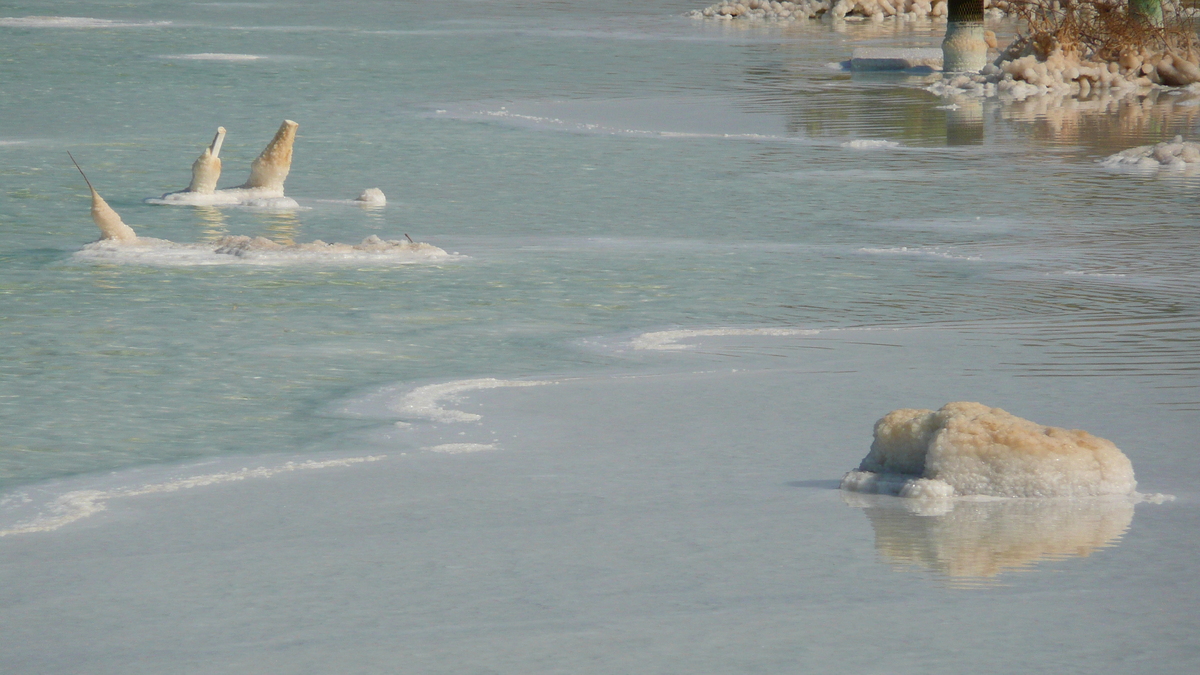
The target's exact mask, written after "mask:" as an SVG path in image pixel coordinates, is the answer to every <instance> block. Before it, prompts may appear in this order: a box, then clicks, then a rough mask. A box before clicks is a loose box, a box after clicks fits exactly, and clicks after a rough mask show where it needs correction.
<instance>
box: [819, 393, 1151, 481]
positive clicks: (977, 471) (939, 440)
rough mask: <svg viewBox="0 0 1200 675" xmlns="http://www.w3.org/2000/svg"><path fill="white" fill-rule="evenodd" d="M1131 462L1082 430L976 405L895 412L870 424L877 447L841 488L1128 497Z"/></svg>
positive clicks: (1108, 442) (1131, 474) (964, 403)
mask: <svg viewBox="0 0 1200 675" xmlns="http://www.w3.org/2000/svg"><path fill="white" fill-rule="evenodd" d="M1136 487H1137V481H1135V480H1134V476H1133V466H1132V465H1131V464H1130V462H1129V459H1128V458H1127V457H1126V456H1125V454H1124V453H1122V452H1121V451H1120V450H1119V449H1118V448H1117V447H1116V446H1115V445H1113V444H1112V443H1111V442H1110V441H1107V440H1105V439H1103V438H1098V437H1096V436H1093V435H1091V434H1089V433H1087V432H1086V431H1080V430H1071V429H1060V428H1057V427H1047V426H1042V425H1040V424H1036V423H1034V422H1030V421H1029V420H1025V419H1022V418H1020V417H1016V416H1015V415H1012V414H1009V413H1007V412H1005V411H1003V410H1001V409H999V408H990V407H988V406H985V405H982V404H980V403H968V402H957V403H948V404H946V405H945V406H943V407H942V409H941V410H938V411H933V410H912V409H901V410H895V411H893V412H890V413H888V414H887V415H885V416H884V417H883V418H882V419H880V420H879V421H878V422H876V423H875V441H874V442H873V443H872V444H871V451H870V452H869V453H868V454H867V456H866V457H865V458H864V459H863V461H862V463H861V464H860V465H859V468H858V470H856V471H851V472H849V473H847V474H846V476H845V477H844V478H843V479H842V489H845V490H851V491H857V492H868V493H883V494H898V495H899V496H901V497H914V498H945V497H953V496H967V495H981V496H990V497H1083V496H1098V495H1130V494H1132V493H1133V492H1134V489H1135V488H1136Z"/></svg>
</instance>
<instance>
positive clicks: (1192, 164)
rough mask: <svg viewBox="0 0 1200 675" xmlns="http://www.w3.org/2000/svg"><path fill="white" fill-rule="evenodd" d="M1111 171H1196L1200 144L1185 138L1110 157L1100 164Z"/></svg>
mask: <svg viewBox="0 0 1200 675" xmlns="http://www.w3.org/2000/svg"><path fill="white" fill-rule="evenodd" d="M1100 164H1101V165H1103V166H1105V167H1108V168H1111V169H1122V168H1134V169H1148V170H1151V171H1157V170H1159V169H1170V170H1173V171H1187V170H1194V169H1196V168H1198V167H1200V143H1189V142H1185V141H1184V140H1183V136H1176V137H1175V139H1174V140H1172V141H1166V142H1163V143H1159V144H1157V145H1142V146H1139V147H1136V148H1130V149H1129V150H1122V151H1121V152H1118V153H1117V154H1115V155H1109V156H1108V157H1106V158H1105V159H1104V160H1102V161H1101V162H1100Z"/></svg>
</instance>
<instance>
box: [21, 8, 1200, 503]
mask: <svg viewBox="0 0 1200 675" xmlns="http://www.w3.org/2000/svg"><path fill="white" fill-rule="evenodd" d="M691 8H693V7H692V6H691V3H686V2H673V3H633V2H628V3H605V4H604V6H603V7H600V6H593V5H592V4H591V3H575V4H570V3H552V2H547V3H536V2H535V3H495V2H449V3H436V4H433V3H354V4H353V6H350V5H338V6H337V7H336V8H332V7H329V6H327V5H326V4H324V3H300V2H279V3H270V4H264V5H261V6H258V5H255V4H254V3H243V4H221V3H210V4H205V3H171V2H149V3H123V4H121V5H120V6H112V5H106V4H103V3H100V4H97V3H71V4H70V5H69V6H68V5H63V4H62V3H18V4H17V5H15V6H11V7H9V8H6V10H5V14H6V16H9V17H24V16H34V15H51V14H53V15H58V16H85V17H93V18H99V19H104V20H109V21H118V22H121V21H124V22H129V25H110V26H107V27H103V26H102V27H87V28H63V27H45V26H40V27H39V26H35V27H30V26H27V25H24V26H23V25H3V26H0V31H2V32H3V35H4V39H3V41H0V62H3V63H4V64H5V65H4V69H5V90H6V95H5V96H4V97H0V142H3V143H4V145H0V158H2V160H0V194H3V195H5V198H4V199H3V201H2V202H0V229H2V231H3V232H4V237H3V238H2V240H0V258H2V259H3V261H4V264H3V265H2V266H0V334H2V335H3V339H2V340H0V377H3V390H2V394H0V395H2V396H3V398H0V426H2V428H3V429H4V430H5V431H4V433H3V435H2V436H0V485H8V486H12V485H16V484H21V483H27V482H30V481H36V480H40V479H44V478H47V477H52V476H63V475H69V474H75V473H81V472H90V471H96V470H106V469H114V468H119V467H123V466H130V465H136V464H140V463H143V462H155V461H162V460H175V459H180V458H187V457H198V456H206V455H210V454H222V453H246V452H251V453H257V452H272V451H293V450H303V449H304V448H305V447H308V446H309V445H311V444H314V443H322V444H323V443H325V442H326V441H325V439H329V438H332V437H335V436H336V435H337V434H339V433H341V432H343V431H346V430H348V429H350V428H353V427H354V426H355V425H356V424H358V423H357V422H354V421H351V420H341V419H335V418H330V417H327V416H323V415H320V414H318V413H319V412H320V411H321V410H322V409H323V407H324V406H326V405H328V404H329V403H330V402H331V401H336V400H338V399H340V398H343V397H345V396H348V395H351V394H352V393H353V392H355V391H359V390H363V389H367V388H370V387H372V386H376V385H378V384H380V383H390V382H400V381H419V380H431V379H452V378H458V377H472V376H498V377H505V376H530V375H537V374H540V373H555V372H564V371H571V372H577V371H589V370H595V371H613V370H620V369H622V368H626V367H628V365H627V364H625V363H624V362H620V361H617V360H614V359H612V358H611V357H609V356H606V355H604V354H603V353H596V352H588V351H581V350H580V349H579V348H578V347H577V345H576V341H577V340H579V339H583V338H589V337H595V336H604V335H614V334H626V333H628V334H635V333H637V332H641V331H646V330H654V329H659V328H670V327H684V328H696V327H707V326H725V325H736V326H800V327H826V326H846V325H874V324H929V323H946V322H951V323H956V322H971V321H980V320H987V321H1000V322H1007V323H1009V324H1013V325H1022V326H1026V327H1027V328H1028V335H1029V338H1028V339H1030V340H1033V341H1045V342H1048V343H1051V344H1054V345H1056V347H1057V349H1058V352H1057V353H1058V354H1059V358H1058V359H1056V360H1055V361H1054V362H1053V363H1039V364H1025V365H1022V366H1020V367H1026V368H1028V369H1029V371H1030V372H1031V373H1044V372H1058V373H1060V374H1071V375H1089V376H1091V375H1099V376H1111V377H1112V378H1113V379H1114V381H1115V382H1119V381H1120V378H1122V377H1128V376H1148V377H1158V378H1162V381H1163V382H1164V386H1171V387H1178V390H1177V392H1178V396H1177V397H1176V399H1175V400H1174V402H1173V403H1172V405H1174V406H1175V407H1176V408H1178V409H1179V410H1181V411H1186V410H1193V409H1195V408H1197V407H1200V405H1197V403H1196V401H1197V400H1198V399H1200V393H1198V392H1197V390H1196V379H1195V375H1196V367H1197V363H1198V360H1197V357H1198V356H1200V352H1198V350H1197V346H1196V345H1197V342H1196V340H1197V333H1196V300H1195V297H1196V296H1195V292H1194V291H1195V289H1196V285H1197V284H1196V281H1197V279H1196V273H1195V270H1194V265H1193V264H1192V263H1193V261H1194V254H1193V252H1194V250H1195V245H1196V243H1197V237H1198V236H1200V234H1198V232H1200V231H1198V230H1197V228H1196V226H1195V219H1194V213H1195V200H1196V190H1197V187H1198V184H1197V181H1196V179H1195V178H1179V179H1166V178H1162V177H1144V176H1128V175H1117V174H1111V173H1106V172H1104V171H1102V170H1101V169H1100V168H1099V167H1097V166H1096V165H1095V164H1094V161H1093V160H1094V159H1096V158H1098V157H1102V156H1104V155H1106V154H1108V153H1110V152H1115V151H1116V150H1118V149H1122V148H1125V147H1131V146H1133V145H1138V144H1142V143H1147V142H1156V141H1158V140H1162V139H1164V138H1168V137H1170V136H1171V135H1173V134H1174V133H1186V132H1190V131H1194V129H1195V126H1196V124H1197V119H1198V118H1197V116H1196V114H1195V113H1196V111H1197V107H1196V106H1195V105H1194V104H1195V102H1196V99H1195V97H1194V95H1193V94H1187V95H1184V96H1182V97H1168V96H1165V95H1164V96H1161V97H1159V98H1161V99H1162V101H1160V102H1158V103H1154V101H1153V100H1152V101H1141V100H1134V101H1132V102H1125V103H1120V104H1113V105H1112V108H1113V110H1116V109H1117V108H1120V110H1121V112H1120V114H1109V115H1095V114H1088V113H1087V112H1086V111H1084V112H1080V113H1077V114H1075V116H1074V117H1073V118H1072V117H1071V116H1070V115H1067V117H1066V118H1065V120H1064V118H1063V117H1062V114H1060V113H1057V112H1054V111H1051V114H1050V115H1049V116H1048V115H1046V114H1042V113H1040V112H1039V111H1038V110H1037V109H1036V106H1032V105H1026V106H1024V107H1022V106H1019V105H1018V106H1001V105H999V104H996V103H994V102H989V103H986V104H984V105H983V106H982V108H980V109H979V110H977V111H976V112H972V111H971V110H970V109H969V108H968V109H965V110H958V111H955V110H945V109H940V108H939V106H944V105H945V104H946V102H944V101H941V100H938V99H936V98H935V97H933V96H932V95H930V94H927V93H925V92H923V91H921V90H920V89H919V88H918V86H919V84H920V83H919V81H917V79H916V78H909V79H905V78H897V77H894V76H875V77H864V76H855V77H851V76H850V75H849V74H847V73H845V72H842V71H840V70H836V69H834V68H832V67H830V66H829V64H831V63H833V62H836V61H840V60H842V59H844V58H846V57H847V56H848V54H849V51H850V50H851V49H852V48H853V46H855V45H857V44H936V43H937V36H936V33H937V30H938V29H937V28H936V27H931V26H930V25H928V24H924V25H918V26H917V27H915V28H904V29H899V30H894V29H891V28H888V27H887V26H884V27H882V28H880V27H874V26H871V25H846V24H843V25H840V26H838V27H835V29H833V30H831V27H830V26H829V25H828V24H823V23H820V22H814V23H812V24H811V25H804V26H801V27H798V28H794V29H790V30H784V29H779V28H770V27H762V26H760V27H751V28H749V29H747V28H745V27H737V26H729V25H714V24H712V23H704V22H696V21H693V20H691V19H687V18H684V17H682V16H680V15H681V14H682V12H684V11H685V10H687V9H691ZM213 53H215V54H238V55H253V56H260V57H263V58H259V59H256V60H235V61H231V60H198V59H197V58H195V55H198V54H213ZM185 57H186V58H185ZM1155 100H1157V99H1155ZM1163 101H1169V102H1170V103H1172V104H1173V105H1170V106H1168V105H1166V104H1165V103H1163ZM285 117H287V118H292V119H295V120H297V121H299V122H300V125H301V126H300V135H299V139H298V141H297V143H296V159H295V163H294V165H293V170H292V174H291V176H290V178H289V180H288V184H287V190H288V194H289V195H290V196H293V197H295V198H296V199H298V200H299V201H300V202H301V204H302V206H304V207H305V208H304V209H303V210H299V211H285V212H270V211H266V212H264V211H255V210H252V209H237V208H225V209H200V208H191V207H180V208H175V207H162V206H152V205H147V204H144V203H142V201H141V200H142V199H143V198H145V197H150V196H156V195H158V194H161V193H163V192H167V191H170V190H174V189H180V188H182V187H183V186H184V185H186V182H187V179H188V167H189V165H190V163H191V161H192V159H193V158H194V156H195V155H196V154H197V153H198V151H199V149H200V148H201V147H202V146H203V145H204V144H205V143H207V141H208V140H209V138H210V137H211V134H212V130H213V129H214V128H215V127H216V126H217V125H218V124H220V125H224V126H226V127H227V128H228V129H229V130H230V132H229V136H228V139H227V141H226V144H225V150H224V152H223V159H224V166H225V170H224V171H225V172H224V179H223V180H222V184H223V185H225V184H235V183H236V182H237V181H240V180H241V177H242V176H243V175H244V171H245V170H246V166H247V165H248V163H249V161H250V159H252V158H253V157H254V155H255V154H256V153H257V152H258V150H259V149H260V148H261V146H262V145H263V144H264V143H265V141H266V140H267V139H268V138H269V136H270V134H271V133H272V132H273V130H274V128H275V127H276V126H277V125H278V123H279V120H281V119H283V118H285ZM853 140H885V141H891V142H893V143H895V144H897V145H896V146H895V147H888V148H881V149H867V150H858V149H854V148H850V147H844V146H843V144H844V143H848V142H850V141H853ZM66 150H70V151H72V153H74V154H75V156H76V157H77V158H78V159H79V160H80V162H81V163H82V164H83V166H84V167H85V169H86V170H87V171H88V172H89V175H90V177H91V178H92V180H93V182H94V183H95V184H96V186H97V188H98V189H99V190H100V192H101V194H103V195H104V196H105V197H106V198H107V199H108V201H109V202H110V204H112V206H113V207H114V208H116V209H117V210H118V211H119V212H120V213H121V214H122V216H123V217H124V219H125V220H126V222H129V223H131V224H132V225H133V226H134V227H135V228H136V229H137V230H138V232H139V233H140V234H143V235H145V236H152V237H159V238H165V239H170V240H173V241H181V242H190V241H201V240H205V239H211V238H213V237H215V236H219V235H220V234H224V233H230V234H250V235H260V234H261V235H264V236H267V237H271V238H275V239H277V240H289V239H291V240H296V241H307V240H311V239H314V238H320V239H324V240H326V241H349V242H357V241H359V240H360V239H362V238H363V237H365V236H367V235H368V234H380V235H382V236H384V237H385V238H400V237H401V236H402V235H403V234H404V233H408V234H410V235H412V236H413V237H415V238H417V239H418V240H422V241H428V242H430V243H433V244H435V245H438V246H441V247H443V248H445V249H446V250H448V251H456V252H459V253H461V254H463V256H464V257H462V258H460V259H457V260H455V261H453V262H447V263H443V264H439V265H409V266H401V267H381V266H378V265H365V266H353V265H352V266H346V265H341V266H320V265H291V266H283V267H261V266H249V265H233V266H221V267H161V266H146V265H133V264H96V263H90V262H81V261H78V260H74V259H73V258H72V254H73V252H74V251H76V250H77V249H78V248H79V247H81V246H82V245H83V244H85V243H87V242H88V241H90V240H92V239H93V238H94V236H95V231H94V228H93V226H92V225H91V223H90V221H89V218H88V214H87V201H86V199H85V195H86V191H85V186H84V185H83V184H82V181H81V180H80V178H79V176H78V174H76V173H75V171H74V168H73V167H72V166H71V165H70V163H69V162H68V161H67V157H66V152H65V151H66ZM367 187H380V188H382V189H383V190H384V192H385V193H386V194H387V195H388V197H389V200H390V201H389V205H388V206H387V207H386V208H385V209H382V210H378V211H369V210H365V209H358V208H355V207H352V206H343V205H336V204H329V203H323V202H319V201H314V200H320V199H348V198H352V197H353V196H355V195H356V194H357V193H358V192H359V191H360V190H362V189H363V188H367ZM1117 386H1119V384H1118V385H1117Z"/></svg>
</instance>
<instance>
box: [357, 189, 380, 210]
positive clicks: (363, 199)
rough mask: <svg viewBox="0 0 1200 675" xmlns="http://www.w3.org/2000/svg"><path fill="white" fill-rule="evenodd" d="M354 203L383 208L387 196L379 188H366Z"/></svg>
mask: <svg viewBox="0 0 1200 675" xmlns="http://www.w3.org/2000/svg"><path fill="white" fill-rule="evenodd" d="M354 201H356V202H360V203H362V204H365V205H370V206H383V205H384V204H387V196H386V195H384V194H383V190H380V189H379V188H367V189H366V190H363V191H362V193H360V194H359V195H358V197H356V198H355V199H354Z"/></svg>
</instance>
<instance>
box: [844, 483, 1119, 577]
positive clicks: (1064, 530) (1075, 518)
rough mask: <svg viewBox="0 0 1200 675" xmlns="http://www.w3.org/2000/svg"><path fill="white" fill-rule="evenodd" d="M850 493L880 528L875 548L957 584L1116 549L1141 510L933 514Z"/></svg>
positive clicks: (1027, 506)
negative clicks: (1048, 562) (1136, 512)
mask: <svg viewBox="0 0 1200 675" xmlns="http://www.w3.org/2000/svg"><path fill="white" fill-rule="evenodd" d="M843 496H844V498H845V500H846V502H847V503H848V504H849V505H851V506H856V507H860V508H863V509H864V510H865V512H866V514H867V518H868V519H869V520H870V521H871V527H872V528H873V529H874V530H875V549H876V550H877V551H878V552H879V554H880V555H881V556H882V557H883V558H884V559H886V560H888V561H889V562H892V563H895V564H898V565H915V566H920V567H925V568H928V569H931V570H933V571H934V572H937V573H939V574H941V575H944V576H947V577H950V578H951V579H952V580H955V581H957V582H963V581H967V580H972V579H988V578H991V577H995V576H996V575H998V574H1000V573H1002V572H1008V571H1015V570H1020V569H1027V568H1029V567H1031V566H1033V565H1034V564H1035V563H1037V562H1039V561H1042V560H1061V559H1065V558H1075V557H1085V556H1088V555H1090V554H1091V553H1092V552H1093V551H1096V550H1097V549H1100V548H1104V547H1108V546H1115V545H1116V544H1117V542H1118V541H1119V540H1120V538H1121V536H1122V535H1123V534H1124V533H1125V532H1126V531H1127V530H1128V529H1129V526H1130V524H1131V523H1132V522H1133V511H1134V504H1133V500H1130V499H1126V498H1120V497H1099V498H1094V499H1003V500H993V501H983V502H980V501H955V502H949V503H946V504H947V509H948V510H945V511H943V512H940V513H934V514H932V515H930V514H927V513H925V512H923V511H922V510H921V509H920V508H914V507H919V506H920V505H921V504H923V503H924V502H921V501H916V502H914V501H911V500H895V499H891V498H887V497H878V496H874V495H858V494H853V493H843Z"/></svg>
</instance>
